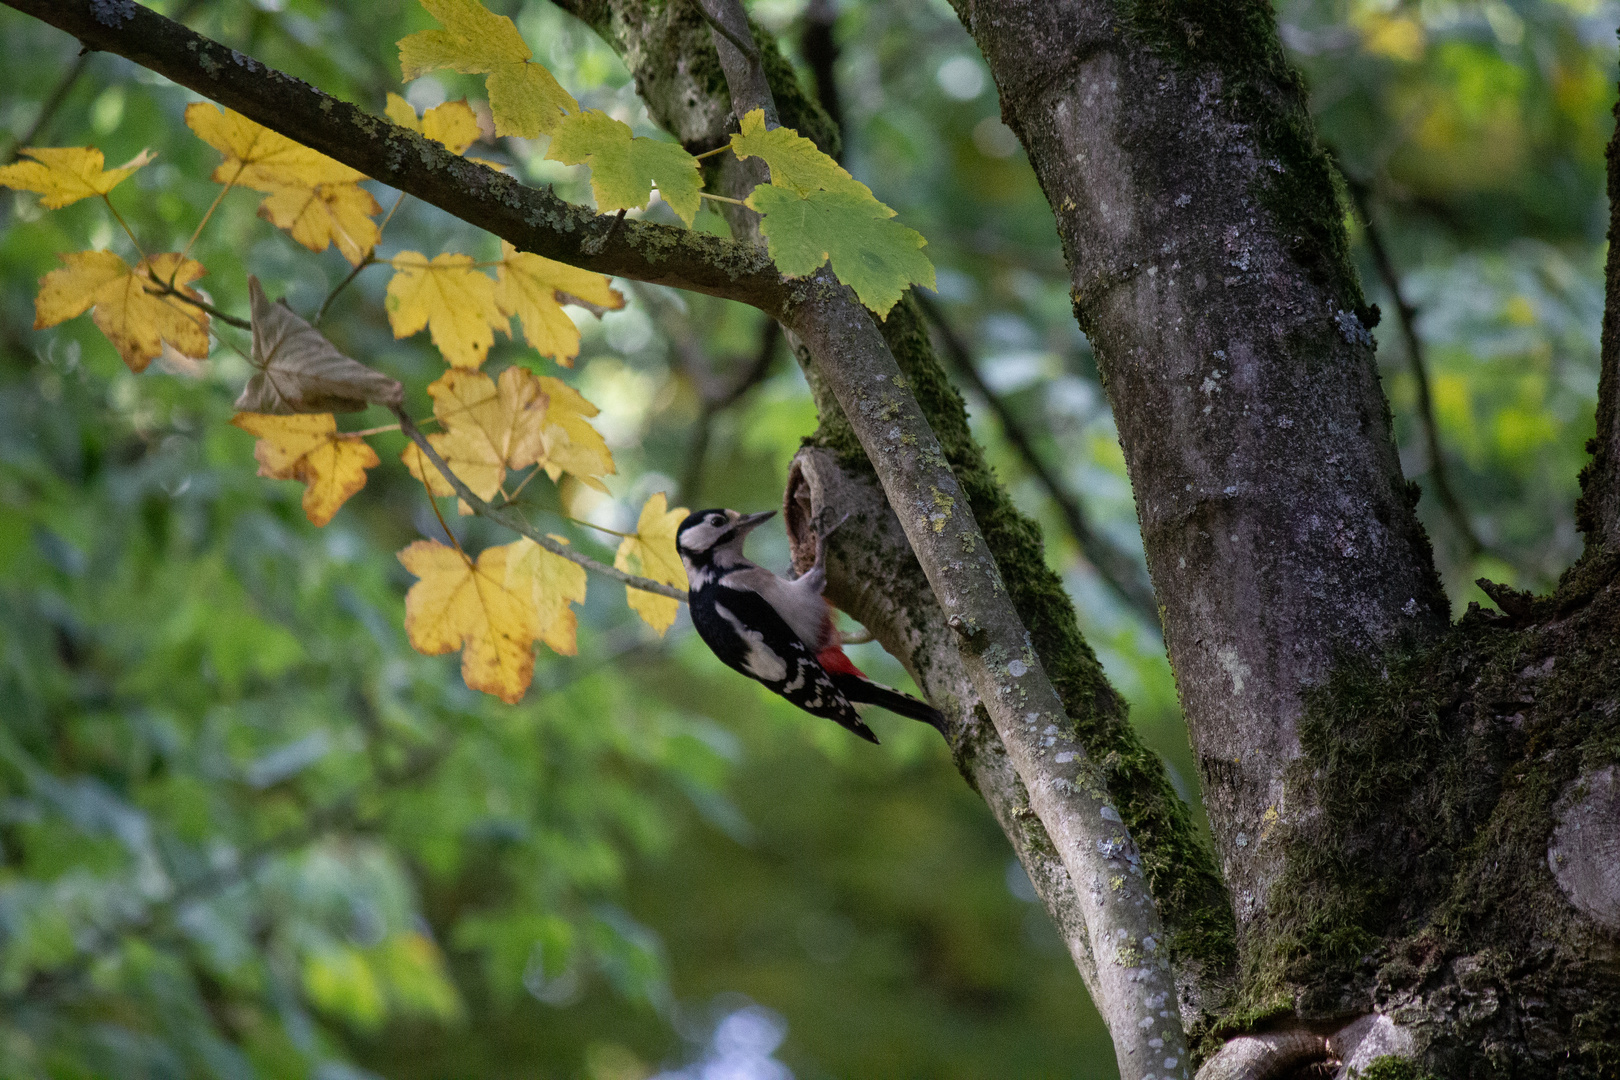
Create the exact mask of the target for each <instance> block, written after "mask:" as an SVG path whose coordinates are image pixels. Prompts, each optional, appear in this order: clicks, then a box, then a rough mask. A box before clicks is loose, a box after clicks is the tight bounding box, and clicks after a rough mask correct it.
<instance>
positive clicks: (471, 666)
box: [399, 540, 540, 705]
mask: <svg viewBox="0 0 1620 1080" xmlns="http://www.w3.org/2000/svg"><path fill="white" fill-rule="evenodd" d="M515 546H516V545H514V544H507V545H504V546H501V547H491V548H485V549H484V551H483V553H482V554H480V555H479V556H478V561H477V563H473V562H471V561H469V560H468V558H467V556H465V555H463V554H462V553H461V552H460V551H457V550H456V549H455V548H451V547H445V546H444V545H443V544H441V543H438V542H437V541H434V540H418V541H416V543H414V544H412V545H410V546H409V547H407V548H405V550H403V551H401V552H400V553H399V561H400V562H401V563H402V564H404V566H405V569H407V570H409V571H410V572H411V573H413V574H415V575H416V576H417V577H418V578H420V579H421V580H419V581H418V582H417V583H416V584H414V585H412V586H411V588H410V591H409V592H407V593H406V594H405V633H406V636H407V637H409V638H410V642H411V647H412V648H414V649H416V650H417V651H418V652H420V653H425V654H426V655H428V656H437V655H439V654H441V653H447V652H455V651H456V650H457V649H460V650H461V677H462V679H464V680H465V681H466V683H467V685H468V686H469V687H471V688H472V689H474V690H482V691H484V692H485V693H486V694H493V695H495V696H496V697H498V698H500V699H501V700H502V701H504V702H506V703H507V704H509V705H515V704H517V703H518V702H519V701H521V700H522V699H523V694H524V692H525V691H526V690H528V688H529V681H530V679H531V678H533V676H534V642H535V639H536V638H538V637H539V636H540V627H539V620H538V617H537V615H536V612H535V606H534V603H533V601H532V599H531V598H530V597H529V596H520V595H519V594H518V593H516V592H514V591H513V590H512V589H509V588H508V587H507V585H506V579H507V560H508V558H509V557H510V555H511V554H512V549H513V548H514V547H515Z"/></svg>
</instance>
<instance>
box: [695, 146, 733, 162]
mask: <svg viewBox="0 0 1620 1080" xmlns="http://www.w3.org/2000/svg"><path fill="white" fill-rule="evenodd" d="M730 149H731V144H730V143H726V144H725V145H723V146H717V147H715V148H714V149H713V150H705V151H703V153H701V154H693V155H692V160H693V161H702V160H703V159H704V158H712V157H714V155H716V154H723V153H725V152H726V151H727V150H730Z"/></svg>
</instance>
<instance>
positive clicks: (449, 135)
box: [384, 92, 483, 154]
mask: <svg viewBox="0 0 1620 1080" xmlns="http://www.w3.org/2000/svg"><path fill="white" fill-rule="evenodd" d="M384 111H385V112H386V113H387V114H388V119H390V120H392V121H393V122H394V123H396V124H398V125H399V126H400V127H403V128H410V129H411V130H412V131H414V132H416V133H417V134H418V135H421V136H423V137H425V138H429V139H432V140H434V141H435V142H441V143H443V144H444V145H445V146H446V147H447V148H449V150H450V152H451V153H452V154H465V153H466V152H467V147H469V146H471V145H472V144H473V143H475V142H477V141H478V138H479V136H480V135H481V134H483V133H482V132H481V131H480V130H479V128H478V118H477V117H476V116H474V115H473V111H472V109H471V108H470V107H468V105H467V103H466V102H465V101H447V102H445V103H444V104H443V105H435V106H433V108H431V109H429V110H428V111H427V112H425V113H423V114H422V117H421V118H420V119H418V118H417V115H416V110H415V109H413V108H411V103H410V102H408V101H406V100H405V99H404V98H402V97H400V96H399V95H398V94H395V93H392V92H390V93H389V95H388V106H387V108H386V109H385V110H384Z"/></svg>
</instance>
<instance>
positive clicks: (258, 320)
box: [236, 275, 405, 414]
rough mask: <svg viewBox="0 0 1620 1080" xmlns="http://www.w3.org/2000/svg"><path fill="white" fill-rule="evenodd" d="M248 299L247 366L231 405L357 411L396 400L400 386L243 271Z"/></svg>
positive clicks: (399, 397)
mask: <svg viewBox="0 0 1620 1080" xmlns="http://www.w3.org/2000/svg"><path fill="white" fill-rule="evenodd" d="M248 297H249V299H250V300H251V301H252V304H253V356H252V363H253V366H254V367H256V368H258V369H259V371H258V373H257V374H256V375H254V376H253V377H252V378H251V379H249V380H248V383H247V385H246V386H244V387H243V388H242V396H241V397H239V398H237V399H236V408H237V409H239V410H241V411H243V412H254V413H279V414H287V413H323V412H359V411H360V410H361V409H364V408H365V407H366V406H367V405H368V404H370V403H372V402H376V403H377V404H379V405H398V404H399V403H400V402H401V401H403V400H404V399H405V390H404V387H402V386H400V384H399V382H398V380H396V379H390V378H389V377H388V376H387V375H384V374H383V373H382V372H380V371H376V370H374V369H372V368H369V367H367V366H366V365H364V364H362V363H360V362H359V361H358V360H351V359H350V358H349V357H347V356H344V355H343V354H342V353H340V352H338V351H337V348H336V347H335V346H334V345H333V344H332V343H331V342H330V341H327V340H326V338H325V337H324V336H322V334H321V332H320V331H319V330H317V329H315V328H314V327H313V326H311V325H310V324H309V323H307V322H305V321H304V320H303V319H302V318H300V317H299V316H298V315H297V314H295V313H294V312H293V310H292V309H291V308H289V307H288V306H287V305H286V303H285V302H284V301H282V302H277V303H274V304H272V303H271V302H270V301H269V299H268V298H267V297H266V296H265V295H264V289H263V288H262V287H261V286H260V285H259V279H258V278H256V277H253V276H251V275H250V276H249V277H248Z"/></svg>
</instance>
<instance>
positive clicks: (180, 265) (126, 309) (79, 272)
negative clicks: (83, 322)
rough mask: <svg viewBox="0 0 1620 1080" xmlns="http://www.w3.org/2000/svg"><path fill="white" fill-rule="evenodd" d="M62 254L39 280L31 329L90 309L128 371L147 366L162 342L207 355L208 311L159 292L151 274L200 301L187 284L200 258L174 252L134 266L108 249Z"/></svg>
mask: <svg viewBox="0 0 1620 1080" xmlns="http://www.w3.org/2000/svg"><path fill="white" fill-rule="evenodd" d="M60 258H61V260H62V261H63V262H64V263H66V264H67V265H66V266H64V267H62V268H61V269H59V270H52V271H51V272H50V273H48V274H46V275H45V276H44V277H43V278H41V279H40V282H39V295H38V296H37V297H36V298H35V300H34V329H35V330H43V329H45V328H46V327H47V326H55V325H56V324H57V323H60V322H63V321H65V320H67V319H71V318H73V317H74V316H76V315H82V314H83V313H84V312H85V311H88V310H89V309H91V308H94V309H95V310H94V311H93V312H92V313H91V318H92V319H94V320H95V323H96V326H98V327H99V328H100V329H101V332H102V333H103V334H106V335H107V340H108V341H110V342H112V343H113V347H114V348H116V349H117V350H118V353H119V355H120V356H122V357H123V358H124V363H125V364H128V365H129V369H130V370H131V371H135V372H140V371H144V370H146V365H147V364H149V363H151V362H152V360H153V358H155V357H157V356H159V355H160V354H161V353H162V352H163V343H164V342H165V341H166V342H168V343H169V344H170V345H172V346H174V348H176V349H177V350H179V351H180V352H181V353H182V354H183V355H185V356H190V357H196V358H199V359H201V358H203V357H206V356H207V355H208V314H207V313H206V312H204V311H202V310H201V309H200V308H195V307H192V306H191V305H189V304H186V303H183V302H182V301H180V300H178V299H176V298H174V297H172V296H164V295H161V288H160V286H158V285H157V284H155V283H154V282H153V281H152V276H151V275H155V276H156V277H157V278H158V280H159V281H164V282H167V281H171V280H172V281H173V282H174V288H175V289H176V291H178V292H180V293H182V294H184V295H186V296H189V297H191V298H192V299H195V300H201V299H202V297H201V296H199V295H198V294H197V292H196V291H195V290H193V289H191V288H188V287H187V285H188V283H189V282H192V281H195V280H197V279H198V278H200V277H202V275H203V273H204V270H203V265H202V263H200V262H197V261H196V260H195V259H184V260H182V259H181V258H180V256H179V255H176V254H174V253H172V252H168V253H165V254H162V255H153V256H151V257H150V258H147V259H142V260H141V261H140V262H139V263H137V264H136V265H135V266H134V267H133V268H131V267H130V265H129V264H128V263H126V262H124V260H123V259H121V258H119V257H118V256H117V255H114V254H113V253H112V252H110V251H75V252H71V253H69V254H66V255H62V256H60Z"/></svg>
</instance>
